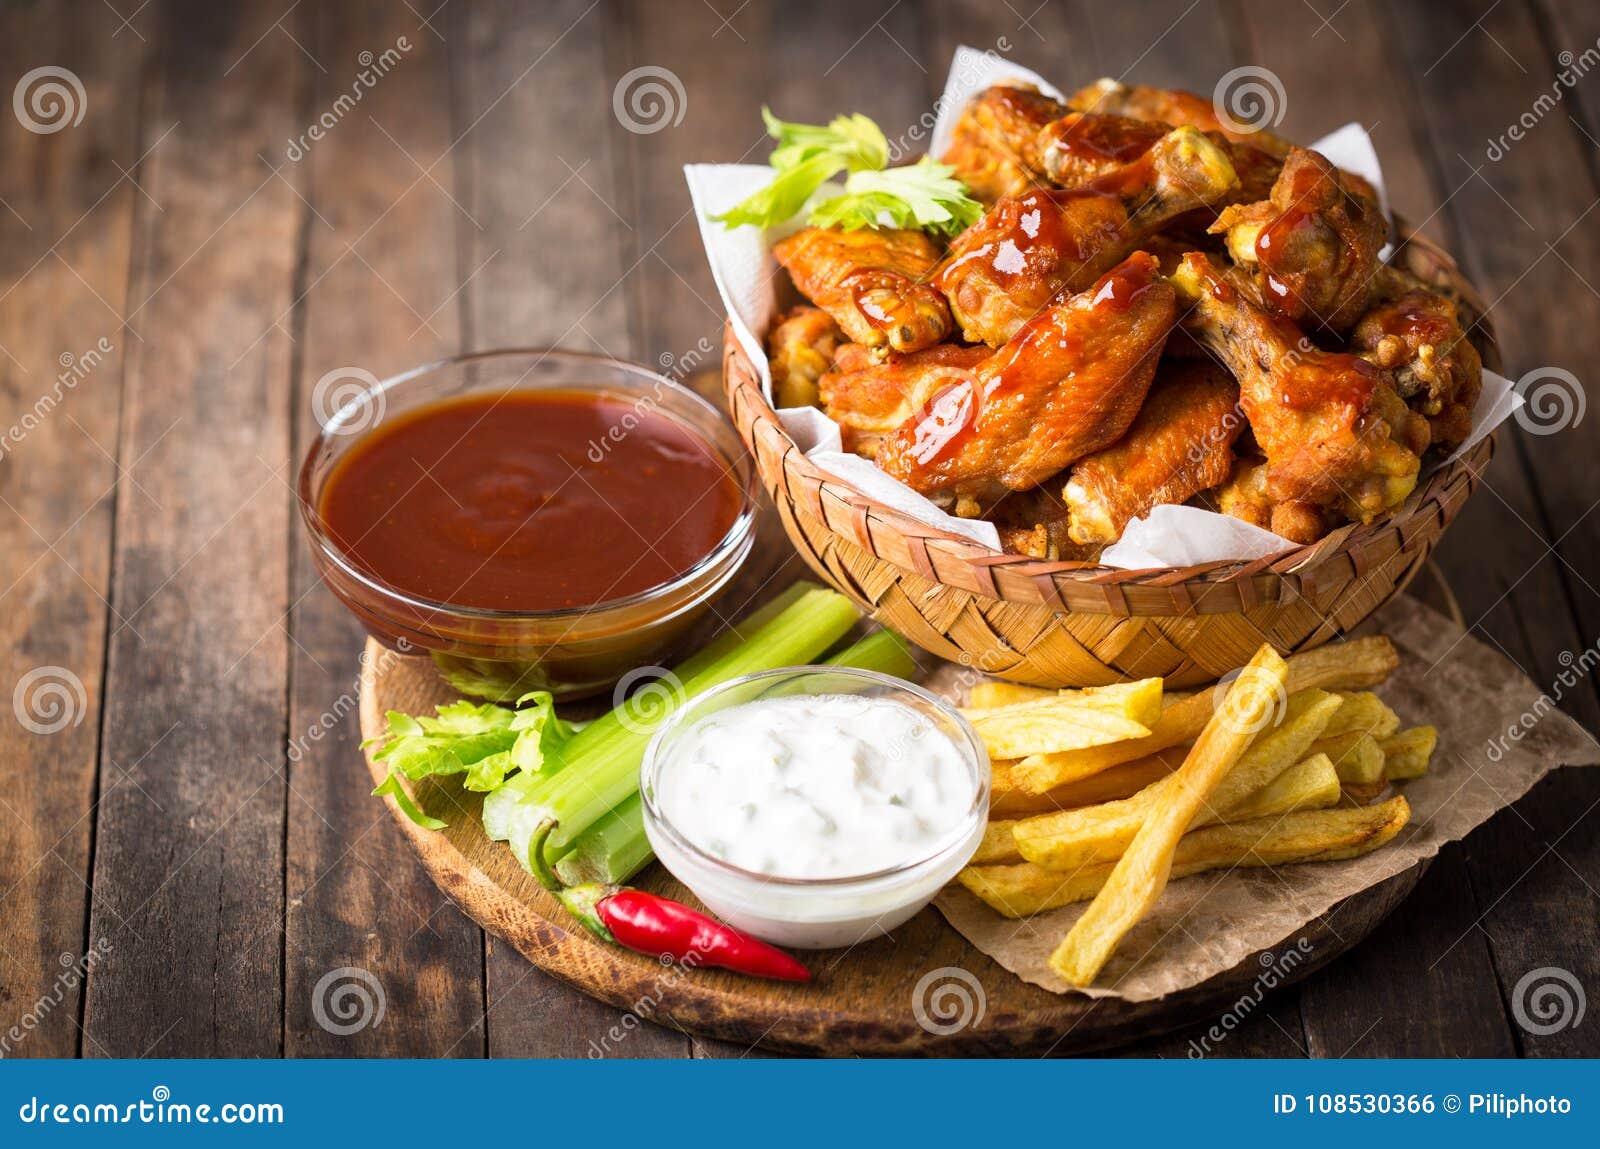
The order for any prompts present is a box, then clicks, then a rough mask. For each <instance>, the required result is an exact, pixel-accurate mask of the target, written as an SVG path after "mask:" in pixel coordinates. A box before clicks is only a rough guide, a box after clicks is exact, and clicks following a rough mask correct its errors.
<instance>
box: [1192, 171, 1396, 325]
mask: <svg viewBox="0 0 1600 1149" xmlns="http://www.w3.org/2000/svg"><path fill="white" fill-rule="evenodd" d="M1211 230H1212V231H1213V232H1215V233H1225V234H1226V235H1227V240H1228V251H1229V253H1230V254H1231V255H1232V256H1233V259H1234V262H1235V263H1238V264H1240V265H1241V266H1244V267H1248V268H1251V269H1252V270H1253V272H1254V274H1255V279H1256V285H1257V288H1258V291H1259V294H1260V296H1261V298H1262V300H1263V301H1264V302H1265V303H1266V304H1267V305H1268V306H1269V307H1271V308H1272V309H1273V310H1275V311H1277V312H1280V313H1281V314H1283V315H1285V316H1287V317H1288V318H1290V319H1292V320H1294V321H1295V322H1297V323H1306V322H1313V323H1317V324H1319V325H1321V326H1323V327H1325V328H1327V329H1328V330H1329V331H1332V332H1335V333H1343V332H1346V331H1349V330H1350V328H1351V327H1352V326H1353V325H1354V324H1355V322H1356V320H1357V319H1358V318H1359V317H1360V316H1361V313H1362V312H1363V311H1365V310H1366V309H1367V303H1368V300H1369V299H1370V297H1371V295H1372V282H1373V277H1374V275H1375V274H1376V272H1377V270H1378V254H1379V252H1380V251H1382V249H1383V245H1384V244H1385V243H1386V242H1387V241H1388V238H1389V221H1388V220H1387V219H1385V218H1384V216H1383V211H1382V209H1381V208H1380V207H1379V206H1378V200H1377V197H1376V196H1375V195H1373V194H1371V188H1370V187H1369V186H1368V185H1367V184H1366V181H1364V180H1361V179H1360V178H1359V177H1357V176H1349V175H1347V174H1346V173H1343V172H1341V171H1340V170H1339V169H1338V168H1336V167H1334V166H1333V164H1332V163H1331V162H1329V161H1328V160H1327V159H1326V158H1325V157H1324V156H1322V155H1320V154H1318V153H1317V152H1313V151H1308V150H1307V149H1305V148H1294V149H1292V150H1291V151H1290V152H1289V158H1288V159H1287V160H1285V161H1284V165H1283V171H1282V173H1281V174H1280V175H1279V176H1278V179H1277V182H1276V183H1274V184H1273V185H1272V194H1271V196H1270V197H1269V198H1267V199H1265V200H1262V201H1260V202H1258V203H1252V204H1242V205H1235V206H1233V207H1229V208H1228V209H1226V210H1225V211H1223V213H1222V214H1221V215H1220V216H1219V217H1218V218H1217V222H1216V223H1215V224H1213V225H1212V227H1211Z"/></svg>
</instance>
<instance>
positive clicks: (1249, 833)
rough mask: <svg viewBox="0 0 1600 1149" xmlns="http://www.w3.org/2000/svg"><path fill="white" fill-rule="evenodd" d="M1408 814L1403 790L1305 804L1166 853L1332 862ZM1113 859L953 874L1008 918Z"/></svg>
mask: <svg viewBox="0 0 1600 1149" xmlns="http://www.w3.org/2000/svg"><path fill="white" fill-rule="evenodd" d="M1410 818H1411V807H1410V806H1409V805H1408V804H1407V803H1406V800H1405V798H1403V797H1394V798H1391V799H1389V800H1388V801H1387V802H1384V803H1382V804H1380V805H1377V806H1362V807H1358V808H1354V809H1350V808H1345V809H1334V810H1304V811H1301V812H1299V813H1293V814H1283V815H1276V816H1273V817H1270V818H1260V819H1254V820H1252V821H1248V822H1229V823H1223V824H1222V825H1217V826H1207V827H1205V828H1204V829H1200V830H1193V831H1191V832H1189V833H1187V834H1185V835H1184V836H1183V838H1182V840H1181V841H1179V843H1178V847H1177V849H1176V851H1174V853H1173V857H1172V875H1171V876H1172V877H1173V878H1184V877H1188V876H1189V875H1191V874H1199V873H1204V872H1205V871H1207V870H1221V869H1229V868H1232V867H1235V866H1282V865H1289V864H1291V863H1297V862H1331V861H1338V860H1340V859H1343V858H1354V857H1357V856H1359V855H1361V854H1365V853H1370V852H1371V851H1373V850H1376V849H1377V848H1378V847H1379V846H1382V845H1384V844H1385V843H1387V842H1389V841H1390V840H1392V839H1393V838H1394V836H1395V835H1396V834H1398V833H1399V832H1400V831H1401V830H1402V829H1403V828H1404V827H1405V825H1406V823H1407V822H1408V821H1410ZM1113 868H1114V867H1113V866H1111V865H1108V864H1102V865H1099V866H1091V867H1086V868H1084V869H1082V870H1079V871H1078V872H1077V873H1075V874H1063V873H1060V872H1059V871H1056V870H1047V869H1045V868H1044V867H1043V866H1036V865H1034V864H1033V863H1031V862H1023V863H1020V864H1018V865H1010V866H969V867H967V868H966V869H965V870H962V871H961V873H960V874H959V875H957V880H958V881H960V883H961V884H962V885H963V886H965V887H966V888H967V889H969V890H971V891H972V892H973V893H974V894H977V895H978V897H980V898H982V899H983V900H984V901H985V902H986V903H988V905H989V906H990V907H991V908H992V909H994V910H995V911H996V912H998V913H1001V914H1004V915H1005V916H1006V917H1008V918H1022V917H1027V916H1028V915H1030V914H1037V913H1043V912H1044V911H1045V910H1053V909H1056V908H1058V907H1060V906H1067V905H1071V904H1073V903H1074V902H1083V901H1087V900H1089V899H1090V898H1092V897H1094V896H1095V895H1096V894H1098V893H1099V892H1100V890H1101V889H1102V888H1103V887H1104V886H1105V884H1106V881H1107V880H1108V879H1109V878H1110V877H1111V874H1112V870H1113Z"/></svg>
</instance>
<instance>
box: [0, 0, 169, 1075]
mask: <svg viewBox="0 0 1600 1149" xmlns="http://www.w3.org/2000/svg"><path fill="white" fill-rule="evenodd" d="M96 19H97V17H96V15H95V12H94V11H92V10H91V5H90V4H89V3H86V2H85V3H72V4H67V5H58V6H55V7H54V8H47V7H43V6H39V5H33V6H28V7H16V6H12V7H7V8H5V9H4V10H3V11H0V75H5V76H7V77H16V78H17V79H16V81H15V82H17V83H20V82H21V80H20V78H21V77H22V76H23V74H24V73H26V72H28V71H29V70H31V69H33V68H35V67H38V66H40V65H42V64H47V63H48V64H54V65H56V66H57V67H64V68H67V69H69V70H70V71H71V72H72V73H73V74H74V75H76V76H77V77H78V79H79V80H80V82H81V83H82V85H83V91H84V99H83V100H82V101H78V100H77V99H75V98H74V99H71V100H70V102H69V103H68V104H67V105H65V106H64V107H62V108H61V109H60V114H61V115H63V116H65V120H64V121H63V123H65V124H70V121H71V119H72V118H73V116H74V113H75V112H81V113H82V114H83V120H82V122H81V123H80V124H79V125H78V126H77V127H76V128H65V129H64V130H62V131H57V132H51V133H39V132H34V131H30V130H28V129H27V128H25V127H24V126H23V124H22V122H21V121H20V120H19V119H18V118H17V117H15V116H13V115H9V114H8V115H5V116H3V117H0V407H3V409H4V411H5V414H4V416H3V417H0V423H3V424H4V425H5V431H4V435H5V438H4V439H3V440H0V690H3V691H4V692H6V694H7V696H10V697H13V698H14V699H16V701H14V702H13V706H14V707H17V708H18V719H17V720H13V719H12V718H11V716H10V715H7V716H6V718H5V721H4V722H0V814H3V816H4V818H5V830H4V831H3V832H0V1032H3V1031H4V1030H7V1029H9V1028H10V1026H11V1025H12V1024H13V1023H14V1022H17V1021H18V1020H20V1019H21V1018H22V1017H23V1016H24V1015H25V1014H29V1015H31V1016H33V1017H35V1018H36V1019H37V1025H36V1027H35V1028H34V1029H32V1030H31V1031H29V1032H26V1033H24V1034H22V1035H21V1036H19V1037H18V1038H17V1039H15V1040H12V1039H11V1038H9V1037H3V1036H0V1043H3V1044H4V1046H5V1048H6V1052H7V1053H18V1054H23V1055H28V1056H54V1057H70V1056H72V1055H73V1054H74V1053H75V1052H77V1050H78V1047H79V1044H80V1039H79V1031H78V1028H77V1023H78V1018H79V1016H80V1009H81V978H80V977H79V976H77V975H76V974H75V973H74V972H72V970H71V969H70V968H69V967H72V966H73V963H74V962H76V961H77V960H78V959H79V958H80V956H81V955H82V954H83V952H84V950H85V948H86V943H85V923H86V921H87V909H88V901H89V887H88V885H87V880H88V877H89V866H90V855H91V834H92V830H93V826H94V818H93V811H94V809H95V807H94V802H95V798H96V788H95V774H96V771H95V764H96V757H97V746H98V740H99V732H100V723H99V713H100V703H101V698H102V696H103V695H102V681H101V672H102V669H103V664H104V657H105V639H106V634H107V631H108V629H109V619H110V618H111V611H110V604H109V601H108V599H109V596H110V594H111V523H112V513H113V507H114V505H115V501H116V498H117V486H118V466H119V463H118V459H117V450H118V422H119V418H120V413H121V393H122V374H123V363H124V355H125V353H126V349H127V346H128V345H129V343H130V342H133V341H135V340H136V339H137V336H136V335H135V334H134V333H133V332H132V331H130V330H125V329H124V328H123V326H122V316H123V314H124V313H125V312H126V311H127V306H128V304H127V284H128V263H129V258H130V251H131V248H132V243H133V235H134V215H135V212H136V210H138V199H139V193H138V191H137V190H136V189H135V187H134V186H133V184H132V183H130V182H129V181H128V180H127V179H125V178H124V175H123V171H125V170H128V169H131V168H132V167H133V166H134V165H135V163H136V162H137V160H138V158H139V157H138V151H137V150H136V143H137V140H138V105H137V103H136V102H134V101H124V100H119V99H118V98H117V93H119V92H124V91H128V90H131V89H132V88H134V87H135V85H136V84H137V77H138V74H139V69H140V66H141V63H142V61H143V58H144V53H143V51H142V50H141V49H140V48H139V47H138V45H136V44H134V45H123V46H120V47H119V46H117V45H114V44H112V43H111V42H110V41H109V40H108V39H106V38H104V37H101V36H94V37H81V36H77V35H74V34H73V32H72V28H73V26H74V25H75V24H77V23H79V22H88V21H90V20H96ZM33 90H34V91H38V88H37V87H36V86H35V87H34V88H33ZM8 111H9V109H8ZM44 122H45V123H47V124H49V123H53V122H55V121H54V119H53V118H51V117H49V116H46V117H44ZM119 169H121V170H119ZM101 340H104V342H103V343H102V342H101ZM134 477H135V478H138V477H140V476H139V475H138V474H136V475H135V476H134ZM130 493H132V494H134V496H135V497H137V494H136V492H133V491H131V489H130ZM30 683H31V685H29V684H30ZM19 690H20V691H21V692H22V693H21V694H20V695H17V694H16V692H17V691H19ZM56 692H59V693H56ZM23 717H27V718H28V719H29V724H28V725H25V724H24V723H23V722H22V721H21V719H22V718H23ZM146 768H147V766H146V765H145V764H139V763H135V762H132V761H127V762H124V763H123V770H124V771H126V773H125V774H119V773H115V772H114V773H113V774H112V775H111V776H110V777H108V778H107V780H106V785H107V786H108V787H113V788H122V789H125V790H127V791H128V792H130V793H132V794H133V795H134V796H135V797H136V796H137V789H138V784H139V779H140V777H141V774H142V772H143V771H144V770H145V769H146ZM63 959H64V960H65V963H66V964H65V965H63ZM35 1003H44V1008H42V1009H36V1008H35Z"/></svg>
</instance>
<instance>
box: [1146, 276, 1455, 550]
mask: <svg viewBox="0 0 1600 1149" xmlns="http://www.w3.org/2000/svg"><path fill="white" fill-rule="evenodd" d="M1171 283H1172V284H1173V286H1174V287H1176V288H1177V289H1178V291H1179V292H1180V293H1181V294H1182V295H1183V297H1184V298H1185V299H1186V300H1188V301H1189V302H1191V303H1192V304H1193V305H1194V306H1193V309H1192V310H1191V311H1190V312H1189V314H1188V315H1187V316H1186V317H1185V319H1184V326H1185V327H1186V328H1187V329H1189V330H1190V331H1191V332H1192V333H1193V334H1194V335H1195V336H1196V337H1197V338H1198V339H1199V340H1200V341H1201V342H1202V343H1203V344H1204V345H1205V346H1206V347H1207V349H1208V350H1210V351H1211V353H1212V354H1214V355H1215V356H1217V358H1218V359H1220V360H1221V361H1222V362H1223V364H1224V365H1225V366H1226V367H1227V368H1228V369H1229V370H1230V371H1231V372H1232V373H1233V375H1234V376H1235V378H1237V379H1238V381H1239V391H1240V400H1241V406H1242V407H1243V410H1244V413H1245V416H1246V418H1247V419H1248V420H1249V422H1250V428H1251V431H1252V432H1253V433H1254V435H1255V439H1256V442H1257V444H1259V446H1260V447H1261V450H1262V451H1263V452H1264V453H1265V455H1266V457H1267V465H1268V466H1267V474H1266V476H1265V482H1266V488H1265V489H1266V493H1267V495H1268V496H1269V497H1270V498H1271V500H1272V501H1273V503H1274V504H1275V505H1276V504H1299V505H1298V506H1295V507H1293V508H1291V509H1292V511H1293V513H1294V514H1295V515H1296V516H1298V517H1299V519H1300V521H1302V522H1306V523H1314V522H1316V521H1318V519H1319V518H1320V519H1322V520H1325V521H1329V522H1331V521H1336V518H1339V517H1342V518H1345V519H1355V520H1359V521H1361V522H1370V521H1371V520H1372V519H1373V518H1375V517H1376V516H1377V515H1379V514H1381V513H1383V512H1384V511H1387V510H1391V509H1393V508H1394V507H1397V506H1399V505H1400V503H1401V502H1403V501H1404V500H1405V497H1406V496H1407V495H1409V494H1410V493H1411V490H1412V488H1413V487H1414V486H1415V485H1416V481H1417V471H1418V469H1419V467H1420V456H1421V454H1422V452H1423V451H1425V450H1426V449H1427V447H1428V425H1427V423H1426V422H1425V421H1424V420H1423V419H1422V418H1421V417H1420V416H1418V415H1415V414H1413V413H1412V412H1411V410H1410V409H1409V408H1407V407H1406V405H1405V401H1404V400H1403V399H1401V398H1400V396H1399V394H1398V393H1397V392H1396V391H1395V389H1394V385H1393V381H1392V379H1391V378H1390V377H1389V376H1388V374H1387V373H1385V372H1383V371H1380V370H1379V369H1378V368H1377V367H1374V366H1373V365H1372V364H1371V363H1369V362H1367V361H1366V360H1365V359H1361V358H1359V357H1357V356H1355V355H1346V354H1336V353H1333V352H1327V351H1321V350H1318V349H1317V347H1316V346H1315V345H1314V344H1313V343H1312V342H1311V341H1310V340H1309V339H1308V338H1306V336H1305V335H1304V333H1303V332H1301V331H1300V329H1299V328H1297V327H1296V326H1295V325H1294V324H1292V323H1290V322H1289V321H1288V320H1286V319H1284V318H1283V317H1282V316H1280V315H1276V314H1274V313H1273V312H1270V311H1268V310H1267V309H1266V308H1264V307H1262V306H1260V305H1259V304H1257V303H1256V302H1255V301H1254V300H1253V299H1252V298H1251V286H1250V284H1249V283H1248V282H1247V281H1246V280H1244V278H1243V276H1242V273H1240V272H1239V271H1238V270H1237V269H1235V270H1234V271H1233V272H1232V273H1231V274H1230V273H1225V272H1222V271H1220V270H1218V269H1217V267H1216V266H1215V265H1214V264H1213V263H1212V262H1211V260H1210V259H1209V258H1208V257H1207V256H1205V255H1203V254H1201V253H1199V252H1190V253H1189V254H1188V255H1186V256H1184V258H1183V262H1182V263H1181V264H1180V265H1179V267H1178V271H1177V273H1176V274H1175V275H1173V276H1172V278H1171ZM1276 522H1277V520H1276V518H1274V529H1275V530H1276V529H1277V527H1276ZM1313 530H1315V533H1314V534H1313V533H1312V531H1313ZM1279 533H1284V532H1282V531H1280V532H1279ZM1299 534H1300V535H1301V536H1302V537H1296V536H1295V535H1289V534H1286V535H1285V537H1288V538H1292V539H1294V541H1295V542H1312V541H1315V538H1316V537H1318V536H1320V534H1321V531H1320V530H1316V529H1315V527H1304V526H1303V527H1301V528H1300V530H1299ZM1306 535H1310V537H1303V536H1306Z"/></svg>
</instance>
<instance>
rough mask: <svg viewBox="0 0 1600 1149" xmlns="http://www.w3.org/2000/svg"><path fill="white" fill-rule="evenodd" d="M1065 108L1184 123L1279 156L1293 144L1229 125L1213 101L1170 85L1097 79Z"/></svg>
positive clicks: (1269, 135)
mask: <svg viewBox="0 0 1600 1149" xmlns="http://www.w3.org/2000/svg"><path fill="white" fill-rule="evenodd" d="M1067 107H1069V108H1071V109H1072V110H1073V111H1075V112H1104V113H1109V114H1111V115H1117V116H1131V117H1133V118H1134V119H1136V120H1155V121H1156V122H1158V123H1163V124H1171V125H1172V126H1173V127H1175V128H1178V127H1185V126H1187V127H1191V128H1199V129H1200V130H1201V131H1202V132H1216V133H1217V134H1218V135H1220V136H1222V137H1223V138H1225V139H1227V140H1230V141H1231V142H1233V143H1236V144H1245V145H1247V146H1249V147H1252V148H1255V149H1257V150H1258V151H1263V152H1266V153H1268V154H1269V155H1276V156H1278V157H1279V158H1282V157H1283V156H1286V155H1288V154H1289V149H1290V147H1291V146H1292V145H1291V144H1290V143H1289V142H1288V141H1287V140H1285V139H1282V138H1281V137H1279V136H1275V135H1273V134H1272V133H1271V132H1263V131H1254V130H1240V129H1238V128H1236V127H1232V126H1230V125H1229V124H1228V123H1227V122H1226V121H1224V120H1223V119H1222V117H1220V116H1218V115H1217V108H1216V104H1215V102H1213V101H1212V100H1208V99H1206V98H1204V97H1203V96H1197V95H1195V94H1194V93H1193V92H1184V91H1179V90H1176V89H1172V88H1151V87H1146V86H1145V85H1143V84H1136V85H1128V84H1121V83H1118V82H1117V81H1116V80H1096V81H1095V82H1094V83H1092V84H1090V85H1089V86H1088V87H1085V88H1079V89H1078V90H1077V91H1076V92H1074V93H1073V94H1072V95H1071V96H1069V97H1068V98H1067Z"/></svg>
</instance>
